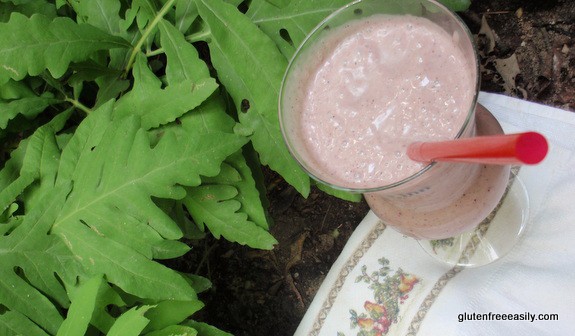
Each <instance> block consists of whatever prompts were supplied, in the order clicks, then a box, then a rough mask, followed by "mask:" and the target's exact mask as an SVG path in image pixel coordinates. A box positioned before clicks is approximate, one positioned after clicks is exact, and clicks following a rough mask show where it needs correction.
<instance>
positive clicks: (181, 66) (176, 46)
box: [159, 0, 210, 85]
mask: <svg viewBox="0 0 575 336" xmlns="http://www.w3.org/2000/svg"><path fill="white" fill-rule="evenodd" d="M184 2H185V3H187V4H188V5H189V6H192V7H194V8H195V5H194V4H193V1H187V0H186V1H184ZM177 8H178V7H176V9H177ZM159 27H160V42H161V44H162V47H163V48H164V51H165V53H166V57H167V58H168V62H167V65H166V80H167V82H168V83H169V84H171V85H173V84H176V83H180V82H182V81H185V80H192V81H198V80H200V79H203V78H207V77H209V76H210V71H209V70H208V67H207V65H206V63H204V61H202V60H200V57H199V56H198V51H197V50H196V48H194V47H193V46H192V45H191V44H190V43H188V41H186V38H185V37H184V35H183V34H182V33H181V32H180V31H179V30H178V29H177V28H176V27H174V26H173V25H172V24H171V23H170V22H168V21H166V20H162V21H160V24H159Z"/></svg>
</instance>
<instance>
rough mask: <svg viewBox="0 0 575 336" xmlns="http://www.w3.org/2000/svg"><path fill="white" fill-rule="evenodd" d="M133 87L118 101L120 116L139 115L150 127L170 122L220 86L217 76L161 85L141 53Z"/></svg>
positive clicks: (195, 105)
mask: <svg viewBox="0 0 575 336" xmlns="http://www.w3.org/2000/svg"><path fill="white" fill-rule="evenodd" d="M132 73H133V75H134V88H133V89H132V90H131V91H130V92H129V93H127V94H126V95H125V96H123V97H122V98H121V99H120V100H119V101H118V103H117V104H116V108H115V109H116V111H115V112H114V113H115V114H117V115H118V116H128V115H139V116H140V117H141V120H142V127H143V128H144V129H150V128H154V127H158V126H160V125H163V124H167V123H169V122H171V121H174V120H175V119H176V118H178V117H180V116H182V115H183V114H184V113H186V112H188V111H190V110H192V109H194V108H195V107H197V106H199V105H200V104H201V103H202V102H203V101H204V100H206V99H207V98H208V97H209V96H210V95H211V94H212V93H213V92H214V91H215V90H216V88H217V87H218V85H217V83H216V81H215V79H213V78H210V77H207V78H202V79H200V80H197V81H190V80H185V81H182V82H179V83H176V84H172V85H169V86H168V87H166V88H165V89H162V88H161V87H160V86H161V82H160V81H159V80H158V79H157V78H156V77H155V75H154V74H153V73H152V71H151V70H150V69H149V68H148V64H147V61H146V58H145V56H143V55H142V54H139V56H138V57H137V58H136V63H135V64H134V69H133V71H132Z"/></svg>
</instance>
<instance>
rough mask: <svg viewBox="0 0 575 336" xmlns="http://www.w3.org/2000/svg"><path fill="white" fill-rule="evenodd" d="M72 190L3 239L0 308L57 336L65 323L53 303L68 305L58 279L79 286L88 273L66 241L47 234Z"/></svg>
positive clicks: (49, 199) (59, 193)
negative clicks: (65, 243)
mask: <svg viewBox="0 0 575 336" xmlns="http://www.w3.org/2000/svg"><path fill="white" fill-rule="evenodd" d="M69 190H70V187H69V186H66V185H64V184H62V185H61V186H60V187H58V188H54V189H53V190H52V192H51V193H47V194H46V195H45V197H44V199H43V201H44V202H42V203H41V204H40V205H39V206H38V207H35V208H34V209H31V210H30V212H28V213H27V214H26V216H25V218H24V220H23V221H22V223H21V224H19V225H18V226H17V227H16V228H14V230H13V231H12V232H10V233H9V234H8V235H7V236H1V237H0V273H2V277H0V304H1V305H3V306H4V307H7V308H8V310H9V311H12V312H14V313H19V314H22V315H23V316H21V315H18V318H21V319H24V316H25V317H26V318H27V319H29V320H30V321H32V322H34V323H36V324H37V325H38V326H40V327H41V328H42V329H44V330H46V331H47V332H49V333H51V334H55V333H56V331H57V330H58V328H59V326H60V324H61V323H62V321H63V318H62V316H61V315H60V313H59V311H58V309H57V308H56V307H55V306H54V303H53V302H57V303H58V304H59V305H61V306H64V307H66V306H68V301H67V300H68V299H67V295H66V292H65V290H64V288H63V287H62V285H61V283H60V282H59V281H58V278H59V279H61V280H63V281H64V282H65V283H73V281H75V277H76V276H77V275H81V274H82V272H81V271H80V269H79V268H78V265H77V263H76V261H75V259H74V258H73V256H71V255H70V253H69V252H68V251H67V250H66V248H65V246H64V245H63V244H62V243H61V241H60V240H59V239H58V238H57V237H55V236H51V235H47V233H48V231H49V230H50V226H51V225H52V223H53V222H54V220H55V218H56V216H57V215H58V212H59V210H60V209H61V207H62V206H63V204H64V200H65V197H66V195H67V194H68V192H69ZM57 277H58V278H57ZM43 293H45V294H43ZM47 296H49V297H50V299H49V298H48V297H47ZM52 300H54V301H52Z"/></svg>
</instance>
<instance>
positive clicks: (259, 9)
mask: <svg viewBox="0 0 575 336" xmlns="http://www.w3.org/2000/svg"><path fill="white" fill-rule="evenodd" d="M349 2H350V1H349V0H319V1H307V0H292V1H291V2H290V3H289V4H288V5H287V6H285V7H282V8H279V7H277V6H274V5H272V4H271V3H270V2H269V1H266V0H254V1H253V2H252V4H251V6H250V8H249V10H248V11H247V13H246V16H248V17H249V18H250V19H251V20H252V22H253V23H254V24H256V25H257V26H258V27H259V28H260V29H261V30H262V31H264V32H265V33H266V34H267V35H268V36H269V37H270V38H271V39H272V40H273V41H274V42H275V44H276V45H277V46H278V48H279V49H280V50H281V52H282V54H283V55H284V56H285V57H286V58H288V59H289V58H291V56H292V55H293V53H294V52H295V50H296V48H297V47H298V46H299V45H300V43H301V42H302V41H303V40H304V38H305V37H306V36H307V34H308V33H309V32H310V31H311V30H312V29H313V28H314V27H315V26H316V25H317V24H319V23H320V21H321V20H323V19H324V18H325V17H326V16H328V15H329V14H331V13H332V12H334V11H335V10H336V9H338V8H340V7H342V6H344V5H347V4H348V3H349Z"/></svg>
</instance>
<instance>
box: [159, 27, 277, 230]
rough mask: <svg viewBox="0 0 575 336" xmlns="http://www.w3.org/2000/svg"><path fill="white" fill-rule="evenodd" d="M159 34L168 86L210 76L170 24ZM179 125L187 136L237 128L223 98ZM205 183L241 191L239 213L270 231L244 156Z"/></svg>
mask: <svg viewBox="0 0 575 336" xmlns="http://www.w3.org/2000/svg"><path fill="white" fill-rule="evenodd" d="M160 32H161V42H162V47H163V48H164V50H165V52H166V57H167V58H168V65H167V69H166V77H167V81H168V83H169V84H171V83H178V82H182V81H185V80H197V79H198V78H202V77H203V76H208V75H209V70H208V68H207V66H206V64H205V63H204V62H203V61H201V60H200V59H199V57H198V53H197V51H196V49H195V48H194V47H193V46H191V45H190V44H189V43H188V42H187V41H186V40H185V38H184V36H183V34H182V33H181V32H180V31H178V30H177V29H176V28H175V27H174V26H172V25H171V24H170V23H168V22H167V21H162V22H161V23H160ZM180 123H181V128H182V129H183V130H185V131H186V132H209V131H210V130H218V131H222V132H230V133H231V132H233V127H234V125H235V124H236V123H235V121H234V120H233V118H232V117H230V116H229V115H228V114H227V113H226V111H225V105H224V104H223V101H222V99H221V98H220V97H217V98H216V97H213V98H211V99H209V100H208V101H206V102H204V104H202V106H200V107H199V108H197V109H196V110H194V112H193V113H189V114H187V115H185V116H184V117H182V118H181V119H180ZM203 181H204V182H208V183H211V184H227V185H231V186H234V187H235V188H236V189H237V190H238V193H237V195H236V196H235V197H234V199H235V200H237V201H239V202H240V203H241V209H240V211H242V212H244V213H246V214H247V215H248V219H249V220H250V221H253V222H254V223H256V224H257V225H258V226H261V227H263V228H266V229H267V228H268V227H269V225H268V222H267V217H266V215H265V210H264V208H263V206H262V202H261V197H260V194H259V191H258V189H257V188H256V183H255V181H254V179H253V176H252V171H251V169H250V168H249V166H248V165H247V162H246V159H245V157H244V156H243V155H242V153H241V152H237V153H234V154H233V155H231V156H230V157H229V158H227V159H226V163H225V164H224V165H222V171H221V172H220V174H218V176H215V177H213V178H204V179H203Z"/></svg>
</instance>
